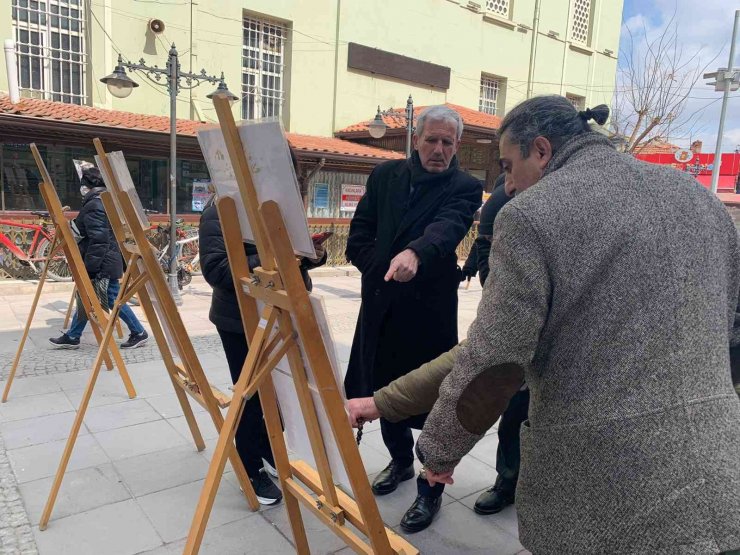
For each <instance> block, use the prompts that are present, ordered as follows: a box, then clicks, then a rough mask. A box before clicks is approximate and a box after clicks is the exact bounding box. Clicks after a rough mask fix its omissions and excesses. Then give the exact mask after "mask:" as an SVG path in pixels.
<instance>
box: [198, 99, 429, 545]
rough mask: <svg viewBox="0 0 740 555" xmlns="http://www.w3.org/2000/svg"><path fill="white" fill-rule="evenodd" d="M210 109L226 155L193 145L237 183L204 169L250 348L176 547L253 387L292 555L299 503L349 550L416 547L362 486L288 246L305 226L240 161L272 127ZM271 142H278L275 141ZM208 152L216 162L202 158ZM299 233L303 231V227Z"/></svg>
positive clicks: (214, 479)
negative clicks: (250, 244)
mask: <svg viewBox="0 0 740 555" xmlns="http://www.w3.org/2000/svg"><path fill="white" fill-rule="evenodd" d="M214 105H215V107H216V113H217V114H218V118H219V122H220V125H221V128H220V129H221V133H222V134H223V137H222V141H223V144H224V147H225V150H226V153H224V152H223V150H221V149H220V148H219V149H212V148H210V145H209V144H205V145H204V143H201V148H202V150H203V151H204V153H205V156H206V162H207V163H208V164H209V170H210V167H211V165H212V163H213V162H216V163H217V164H222V163H223V160H222V159H221V158H220V157H219V155H220V156H226V157H228V158H227V159H228V161H229V162H230V164H231V166H232V168H233V172H232V173H233V179H234V181H235V183H236V185H237V187H238V195H237V194H235V193H234V192H233V184H232V185H230V186H229V188H228V189H227V191H226V192H228V194H224V195H222V194H221V191H220V190H219V186H220V183H219V180H218V173H217V172H211V178H212V180H213V182H214V185H215V187H216V190H217V193H218V195H219V200H218V201H217V203H216V206H217V208H218V211H219V216H220V220H221V227H222V230H223V235H224V242H225V245H226V250H227V253H228V257H229V265H230V268H231V272H232V277H233V281H234V284H235V286H236V287H235V288H236V293H237V300H238V304H239V309H240V312H241V316H242V323H243V326H244V331H245V334H246V336H247V337H248V338H249V339H248V342H249V353H248V355H247V359H246V361H245V363H244V367H243V369H242V372H241V375H240V377H239V380H238V381H237V383H236V385H235V386H234V395H233V398H234V399H235V400H236V399H240V400H241V405H239V404H237V403H236V402H234V401H232V404H231V406H230V407H229V411H228V413H227V415H226V421H225V424H224V427H223V428H222V430H221V434H220V435H219V439H218V443H217V445H216V449H215V451H214V455H213V458H212V459H211V464H210V467H209V469H208V474H207V476H206V481H205V484H204V486H203V490H202V492H201V496H200V500H199V502H198V508H197V511H196V515H195V518H194V519H193V523H192V526H191V529H190V534H189V535H188V540H187V543H186V545H185V553H186V554H187V555H191V554H195V553H197V552H198V550H199V548H200V545H201V543H202V541H203V536H204V534H205V529H206V524H207V521H208V517H209V514H210V511H211V508H212V507H213V503H214V499H215V496H216V490H217V488H218V484H219V482H220V480H221V477H222V473H223V470H224V464H225V455H226V449H227V448H228V446H229V445H230V444H231V442H232V441H233V438H234V434H235V433H236V428H237V426H238V423H239V416H240V413H241V410H242V409H243V404H244V402H245V400H246V399H248V398H250V397H251V396H253V395H254V394H255V393H259V398H260V402H261V404H262V408H263V412H264V418H265V424H266V426H267V430H268V434H269V437H270V443H271V446H272V451H273V454H274V456H275V462H276V465H277V470H278V474H279V477H280V484H281V486H282V489H283V494H284V500H285V506H286V510H287V512H288V517H289V521H290V525H291V530H292V532H293V539H294V542H295V545H296V550H297V551H298V552H299V553H309V551H310V550H309V544H308V538H307V536H306V531H305V527H304V524H303V519H302V516H301V511H300V508H301V506H302V507H303V508H305V509H307V510H309V511H311V512H312V513H313V514H314V515H315V516H316V517H317V518H318V519H319V520H320V521H321V522H322V523H323V524H324V525H326V526H327V527H328V528H329V529H330V530H332V532H334V533H335V534H336V535H337V536H339V537H340V538H341V539H342V540H343V541H344V542H345V543H346V544H347V545H348V546H350V547H351V548H352V549H354V550H355V551H356V552H358V553H381V554H384V555H385V554H415V553H418V550H416V548H414V547H413V546H412V545H411V544H409V543H408V542H407V541H406V540H404V539H403V538H401V537H400V536H398V535H397V534H396V533H395V532H393V531H392V530H390V529H388V528H386V527H385V525H384V524H383V521H382V519H381V517H380V512H379V511H378V506H377V504H376V503H375V498H374V496H373V494H372V492H371V489H370V484H369V482H368V479H367V474H366V473H365V467H364V465H363V462H362V458H361V457H360V453H359V450H358V447H357V445H356V443H355V440H354V435H353V433H352V429H351V427H350V425H349V422H348V419H347V414H346V412H345V409H344V403H343V396H342V391H341V387H340V385H339V383H340V382H339V379H338V377H337V375H336V374H335V369H334V368H333V365H332V360H331V357H330V355H329V353H328V351H329V349H327V342H328V341H330V339H329V338H327V337H326V334H324V335H322V332H321V326H320V324H319V321H320V319H321V318H320V317H318V316H317V311H318V310H320V307H321V305H320V304H319V305H318V307H317V304H316V303H315V302H312V300H311V298H310V297H309V294H308V292H307V291H306V287H305V284H304V282H303V279H302V277H301V274H300V272H299V268H298V260H297V259H296V257H295V253H296V251H299V249H297V248H296V244H295V243H293V242H292V241H293V238H294V236H296V237H299V238H300V237H302V236H303V235H304V231H303V230H295V228H294V232H293V233H291V232H290V231H289V229H288V228H289V223H288V222H287V217H286V215H285V213H283V211H282V208H283V207H282V206H281V205H279V204H278V203H277V202H275V201H274V200H273V199H269V200H265V199H264V198H262V197H261V196H260V191H259V190H258V188H257V187H256V186H255V175H254V173H253V172H254V171H255V169H259V172H261V173H263V174H264V175H262V176H261V177H260V179H265V180H266V179H267V177H268V176H269V174H271V173H274V174H277V173H279V172H280V169H279V168H275V167H272V166H269V165H266V166H258V167H257V168H255V167H253V166H250V163H249V162H248V160H250V159H251V152H249V151H248V148H247V146H246V144H245V143H249V141H244V140H243V139H244V135H243V133H246V134H249V133H250V132H252V133H255V134H257V135H259V134H260V133H261V131H263V130H264V131H265V133H266V134H267V135H271V134H273V133H274V129H273V130H269V129H267V128H263V129H262V130H260V129H259V126H258V125H251V126H241V127H239V128H237V126H236V124H235V122H234V117H233V114H232V112H231V108H230V105H229V102H228V99H227V98H225V97H219V96H217V97H214ZM250 128H251V129H250ZM208 132H209V133H210V134H211V135H210V136H209V137H207V138H206V141H213V131H212V130H209V131H208ZM199 139H200V137H199ZM270 140H271V141H272V142H275V141H277V140H278V139H277V137H275V135H274V134H273V135H271V136H270ZM280 140H282V142H283V143H284V144H285V146H287V143H286V142H285V138H284V137H281V138H280ZM211 144H213V143H211ZM211 155H214V156H216V157H217V159H216V160H211ZM214 173H216V179H214ZM225 175H228V172H226V174H225ZM272 186H273V187H276V188H281V191H280V192H276V193H275V194H283V195H285V196H286V197H289V196H290V195H292V194H293V192H292V189H291V187H292V183H290V182H288V183H281V182H278V181H274V180H273V181H272ZM295 194H296V195H298V200H300V195H299V193H298V192H297V191H295ZM242 218H247V219H248V224H249V229H250V230H251V232H252V233H253V241H254V243H255V244H256V246H257V250H258V253H259V258H260V264H261V265H260V267H258V268H254V270H253V271H251V270H250V268H249V266H248V263H247V258H246V255H245V252H244V246H243V242H242V241H243V240H245V239H248V238H246V237H244V236H243V235H244V234H243V233H242V230H243V229H244V228H245V225H244V222H242V221H241V219H242ZM296 234H297V235H296ZM305 235H308V229H307V228H306V229H305ZM325 327H328V326H325ZM286 359H287V360H286ZM288 391H290V392H291V394H288ZM278 402H279V405H278ZM281 413H282V416H283V419H284V421H285V427H286V430H288V436H290V429H291V428H293V427H298V426H299V425H298V423H297V422H296V420H302V422H303V426H304V428H305V439H306V440H307V442H305V444H304V446H299V449H303V448H304V447H305V448H307V449H308V450H309V451H310V455H311V458H312V461H311V462H309V461H307V460H290V459H289V458H288V449H287V446H286V443H285V437H284V434H283V429H282V427H281V419H280V415H281ZM322 423H323V425H322ZM306 446H307V447H306ZM294 447H295V445H294ZM332 452H336V454H337V456H336V457H332V455H331V454H332ZM299 456H300V453H299ZM344 480H346V482H347V486H348V488H347V489H348V492H351V494H352V495H353V496H354V498H353V497H352V496H351V495H350V494H349V493H347V492H345V491H342V490H341V489H339V488H338V487H337V485H336V482H337V481H344ZM350 524H351V525H352V526H349V525H350Z"/></svg>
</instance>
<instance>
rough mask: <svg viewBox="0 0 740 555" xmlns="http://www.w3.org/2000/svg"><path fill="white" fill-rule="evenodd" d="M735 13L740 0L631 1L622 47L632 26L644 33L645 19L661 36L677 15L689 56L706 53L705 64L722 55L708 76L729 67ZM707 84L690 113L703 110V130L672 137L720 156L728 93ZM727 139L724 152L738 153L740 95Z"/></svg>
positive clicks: (699, 88)
mask: <svg viewBox="0 0 740 555" xmlns="http://www.w3.org/2000/svg"><path fill="white" fill-rule="evenodd" d="M735 9H740V2H737V1H735V0H700V1H696V0H625V2H624V13H623V17H622V46H624V43H625V37H626V33H625V32H624V30H625V25H629V27H630V29H632V31H633V33H634V32H635V30H638V32H641V29H642V28H643V24H642V22H643V21H644V23H645V28H647V29H648V32H655V31H657V30H659V29H662V28H665V26H666V25H667V24H668V23H669V21H670V19H671V16H672V15H673V13H674V11H675V12H676V20H677V23H678V32H679V37H680V38H681V41H682V44H683V46H684V48H685V50H686V52H692V53H693V52H695V51H698V50H700V49H701V59H702V61H703V63H704V64H706V63H707V62H708V61H709V60H711V59H712V58H713V57H714V56H715V55H717V53H718V52H719V57H718V58H717V59H716V60H715V61H714V62H713V63H712V65H711V66H710V67H709V68H708V69H707V72H710V71H716V70H717V67H726V66H727V62H728V59H729V55H730V39H731V37H732V24H733V20H734V16H735V11H734V10H735ZM739 33H740V31H739ZM738 43H740V40H738ZM734 65H735V67H738V66H740V44H738V45H736V46H735V64H734ZM704 82H705V81H704V80H703V79H701V80H700V81H699V82H698V83H697V85H696V87H694V90H693V91H692V92H691V97H692V98H691V99H690V100H689V102H690V103H691V104H690V105H689V106H687V110H686V111H687V113H690V112H694V111H695V110H702V112H701V116H700V120H699V125H698V127H699V128H700V129H698V130H697V132H696V134H695V136H693V137H688V136H686V137H670V140H671V142H673V143H675V144H677V145H678V146H680V147H683V148H686V147H688V146H689V143H690V142H691V140H695V139H700V140H702V141H703V142H704V147H703V151H704V152H714V148H715V143H716V140H717V129H718V125H719V113H720V108H721V106H722V100H721V98H722V93H720V92H715V91H714V87H710V86H708V85H705V84H704ZM723 135H724V139H723V142H722V151H723V152H732V151H734V150H735V148H738V147H740V92H732V93H730V98H729V101H728V103H727V117H726V120H725V131H724V134H723Z"/></svg>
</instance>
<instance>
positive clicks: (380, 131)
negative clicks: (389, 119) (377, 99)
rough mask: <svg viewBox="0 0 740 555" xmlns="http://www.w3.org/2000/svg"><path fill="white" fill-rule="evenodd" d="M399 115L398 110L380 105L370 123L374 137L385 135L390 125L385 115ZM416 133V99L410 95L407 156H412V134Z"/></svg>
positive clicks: (378, 137)
mask: <svg viewBox="0 0 740 555" xmlns="http://www.w3.org/2000/svg"><path fill="white" fill-rule="evenodd" d="M390 115H398V112H396V111H394V110H392V109H388V110H382V111H381V109H380V106H378V113H377V114H375V118H374V119H373V121H371V122H370V124H369V125H368V131H369V133H370V136H371V137H372V138H373V139H380V138H381V137H383V136H384V135H385V132H386V130H387V129H388V126H387V125H386V124H385V122H384V121H383V116H390ZM413 133H414V99H413V98H411V95H409V99H408V100H407V101H406V158H411V136H412V135H413Z"/></svg>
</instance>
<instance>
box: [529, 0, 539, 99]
mask: <svg viewBox="0 0 740 555" xmlns="http://www.w3.org/2000/svg"><path fill="white" fill-rule="evenodd" d="M539 34H540V0H535V3H534V18H533V19H532V47H531V48H530V50H529V73H528V75H527V98H531V97H532V89H533V88H534V83H533V81H534V61H535V58H536V57H537V37H538V36H539Z"/></svg>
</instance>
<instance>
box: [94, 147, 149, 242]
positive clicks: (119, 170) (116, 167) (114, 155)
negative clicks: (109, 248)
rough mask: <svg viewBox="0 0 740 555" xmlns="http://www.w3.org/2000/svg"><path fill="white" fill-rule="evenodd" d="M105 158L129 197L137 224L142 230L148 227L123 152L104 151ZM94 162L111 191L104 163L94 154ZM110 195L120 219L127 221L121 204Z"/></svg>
mask: <svg viewBox="0 0 740 555" xmlns="http://www.w3.org/2000/svg"><path fill="white" fill-rule="evenodd" d="M106 158H107V159H108V162H109V163H110V166H111V170H112V171H113V174H114V176H115V178H116V181H117V182H118V185H119V186H120V187H121V191H122V192H123V193H124V194H128V196H129V198H130V199H131V203H132V204H133V206H134V211H135V212H136V217H137V219H138V220H139V226H141V229H143V230H144V231H146V230H148V229H149V227H150V224H149V218H148V217H147V215H146V212H145V211H144V207H143V206H142V205H141V199H140V198H139V193H138V192H137V191H136V186H135V185H134V181H133V179H131V172H129V171H128V165H126V159H125V158H124V157H123V152H121V151H116V152H108V153H106ZM95 163H96V164H97V165H98V169H99V170H100V174H101V175H102V176H103V181H105V185H106V187H107V188H108V190H109V191H113V187H112V186H111V176H109V175H108V173H107V172H106V171H105V165H104V164H103V163H102V160H101V159H100V156H95ZM111 196H112V197H113V203H114V204H115V205H116V209H117V210H118V215H119V216H120V218H121V221H122V222H125V221H127V220H126V218H125V217H124V215H123V211H122V210H121V206H120V205H119V204H118V198H117V197H116V195H111Z"/></svg>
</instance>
